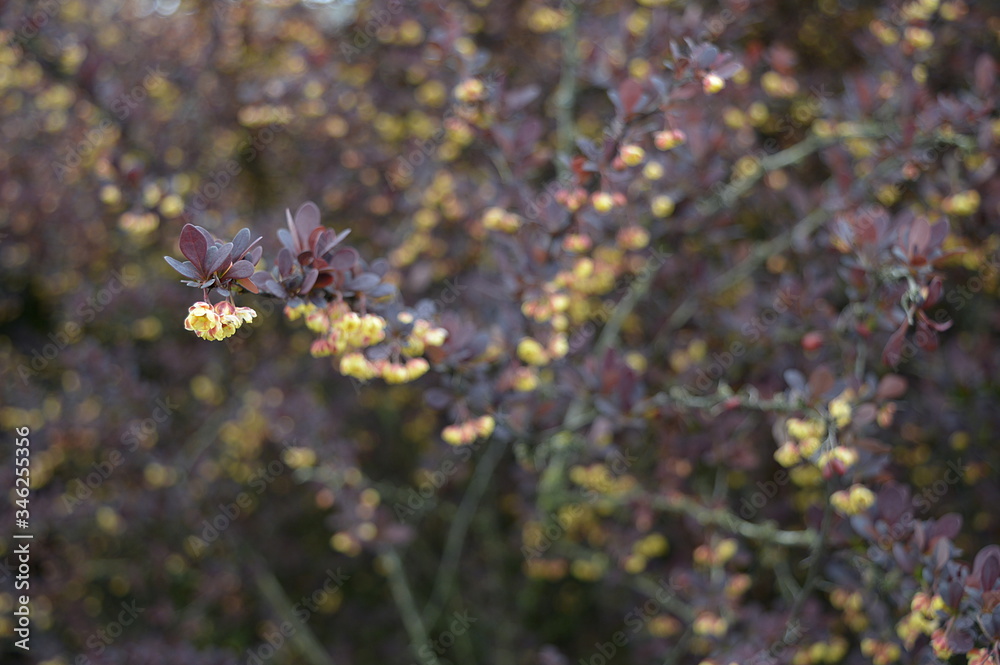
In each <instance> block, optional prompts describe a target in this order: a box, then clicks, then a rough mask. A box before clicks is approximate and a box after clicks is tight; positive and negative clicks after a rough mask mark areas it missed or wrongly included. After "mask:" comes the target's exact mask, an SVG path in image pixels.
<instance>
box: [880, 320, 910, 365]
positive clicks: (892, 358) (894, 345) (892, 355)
mask: <svg viewBox="0 0 1000 665" xmlns="http://www.w3.org/2000/svg"><path fill="white" fill-rule="evenodd" d="M909 327H910V325H909V323H908V322H907V321H905V320H904V321H903V325H901V326H899V330H897V331H896V332H894V333H892V336H891V337H889V341H888V342H887V343H886V345H885V349H884V350H883V351H882V363H883V364H885V365H889V366H891V367H895V366H897V365H898V364H899V361H900V360H901V359H902V357H903V353H902V352H903V342H905V341H906V331H907V329H909Z"/></svg>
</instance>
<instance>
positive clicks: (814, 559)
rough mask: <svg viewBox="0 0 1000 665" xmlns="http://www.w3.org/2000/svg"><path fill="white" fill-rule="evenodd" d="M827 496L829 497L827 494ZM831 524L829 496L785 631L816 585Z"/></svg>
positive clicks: (831, 508)
mask: <svg viewBox="0 0 1000 665" xmlns="http://www.w3.org/2000/svg"><path fill="white" fill-rule="evenodd" d="M828 489H829V488H828ZM827 494H828V495H829V492H827ZM832 523H833V504H832V503H831V502H830V498H829V496H827V500H826V505H825V506H824V507H823V521H822V523H821V524H820V528H819V537H818V538H816V540H815V542H813V546H812V550H811V551H810V552H809V558H810V560H809V571H808V572H807V573H806V580H805V582H803V583H802V588H801V589H800V590H799V594H798V596H796V598H795V602H794V603H793V604H792V609H791V610H790V611H789V612H788V622H787V623H786V625H785V630H786V631H787V630H788V629H789V628H790V627H791V624H792V622H793V621H794V620H795V617H796V615H797V614H798V613H799V610H801V609H802V603H804V602H805V600H806V597H807V596H808V595H809V594H810V592H812V590H813V587H814V586H815V585H816V578H817V576H818V575H819V568H820V562H821V561H822V556H821V555H822V553H823V548H824V547H825V546H826V539H827V536H829V534H830V525H831V524H832Z"/></svg>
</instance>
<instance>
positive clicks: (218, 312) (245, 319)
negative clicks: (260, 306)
mask: <svg viewBox="0 0 1000 665" xmlns="http://www.w3.org/2000/svg"><path fill="white" fill-rule="evenodd" d="M255 316H257V312H255V311H254V310H253V309H252V308H250V307H236V306H235V305H233V304H232V303H231V302H228V301H226V300H223V301H222V302H218V303H216V304H215V305H214V306H213V305H212V304H211V303H209V302H204V301H199V302H196V303H195V304H193V305H191V306H190V307H189V308H188V315H187V318H186V319H184V329H185V330H191V331H193V332H194V334H195V335H197V336H198V337H201V338H202V339H207V340H214V341H221V340H224V339H226V338H227V337H232V336H233V335H234V334H235V333H236V330H237V329H238V328H239V327H240V326H242V325H243V324H244V323H250V321H251V320H252V319H253V318H254V317H255Z"/></svg>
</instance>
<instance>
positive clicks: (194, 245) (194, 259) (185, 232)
mask: <svg viewBox="0 0 1000 665" xmlns="http://www.w3.org/2000/svg"><path fill="white" fill-rule="evenodd" d="M180 247H181V254H183V255H184V256H185V257H187V259H188V260H189V261H191V263H192V265H194V267H195V268H196V269H197V270H198V271H199V274H202V275H204V274H206V273H205V253H206V252H207V251H208V242H207V241H206V240H205V236H204V235H202V234H201V233H199V232H198V230H197V227H195V226H194V225H193V224H185V225H184V228H183V229H181V238H180Z"/></svg>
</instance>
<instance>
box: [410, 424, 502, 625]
mask: <svg viewBox="0 0 1000 665" xmlns="http://www.w3.org/2000/svg"><path fill="white" fill-rule="evenodd" d="M506 450H507V439H506V438H500V437H494V438H493V439H492V440H491V441H490V444H489V447H487V449H486V452H485V453H483V456H482V457H481V458H480V460H479V463H478V464H476V470H475V472H474V473H473V475H472V480H470V481H469V487H468V488H467V489H466V490H465V496H463V497H462V503H461V504H460V505H459V507H458V512H457V513H456V514H455V518H454V519H453V520H452V522H451V527H450V528H449V529H448V536H447V538H446V539H445V545H444V553H443V554H442V555H441V564H440V565H439V566H438V571H437V575H436V576H435V579H434V586H433V588H432V591H431V595H430V600H428V601H427V605H426V607H424V612H423V617H424V620H425V621H426V623H427V624H428V625H434V622H436V621H437V619H438V617H439V616H441V612H442V611H443V610H444V607H445V605H446V604H447V602H448V597H449V595H450V594H451V590H452V588H453V587H454V586H455V577H456V575H457V573H458V564H459V559H460V558H461V556H462V547H463V546H464V545H465V536H466V534H467V533H468V531H469V526H470V525H471V524H472V518H473V517H474V516H475V514H476V509H477V508H478V507H479V502H480V500H481V499H482V498H483V494H485V493H486V488H487V487H488V486H489V484H490V479H491V478H492V477H493V471H494V470H495V469H496V467H497V464H499V463H500V459H501V458H502V457H503V454H504V452H505V451H506Z"/></svg>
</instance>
